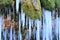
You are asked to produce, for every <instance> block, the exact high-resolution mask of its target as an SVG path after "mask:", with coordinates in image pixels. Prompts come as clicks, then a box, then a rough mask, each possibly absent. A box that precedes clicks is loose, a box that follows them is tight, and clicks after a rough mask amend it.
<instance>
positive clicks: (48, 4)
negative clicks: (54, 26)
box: [41, 0, 55, 10]
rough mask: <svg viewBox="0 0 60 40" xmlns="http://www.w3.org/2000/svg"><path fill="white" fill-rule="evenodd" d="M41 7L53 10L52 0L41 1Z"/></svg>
mask: <svg viewBox="0 0 60 40" xmlns="http://www.w3.org/2000/svg"><path fill="white" fill-rule="evenodd" d="M41 5H42V7H44V8H45V9H47V10H53V9H54V7H55V2H54V0H41Z"/></svg>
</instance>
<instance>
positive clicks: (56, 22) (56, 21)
mask: <svg viewBox="0 0 60 40" xmlns="http://www.w3.org/2000/svg"><path fill="white" fill-rule="evenodd" d="M55 25H56V29H55V30H56V31H55V33H56V38H57V40H58V12H56V19H55Z"/></svg>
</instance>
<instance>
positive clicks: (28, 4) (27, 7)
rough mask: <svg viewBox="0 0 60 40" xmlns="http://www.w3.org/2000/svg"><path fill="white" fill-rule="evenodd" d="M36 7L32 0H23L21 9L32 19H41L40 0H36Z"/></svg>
mask: <svg viewBox="0 0 60 40" xmlns="http://www.w3.org/2000/svg"><path fill="white" fill-rule="evenodd" d="M36 3H37V4H36V5H37V6H36V7H35V6H34V5H33V2H32V1H31V0H22V2H21V9H22V10H23V11H24V12H25V14H26V15H27V16H29V17H30V18H31V19H41V15H42V12H41V5H40V0H36Z"/></svg>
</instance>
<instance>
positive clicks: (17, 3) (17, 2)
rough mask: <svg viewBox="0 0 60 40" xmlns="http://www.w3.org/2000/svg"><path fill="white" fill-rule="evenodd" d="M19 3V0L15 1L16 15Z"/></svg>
mask: <svg viewBox="0 0 60 40" xmlns="http://www.w3.org/2000/svg"><path fill="white" fill-rule="evenodd" d="M19 2H20V0H16V12H17V13H18V9H19Z"/></svg>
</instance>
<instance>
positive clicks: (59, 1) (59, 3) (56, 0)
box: [55, 0, 60, 8]
mask: <svg viewBox="0 0 60 40" xmlns="http://www.w3.org/2000/svg"><path fill="white" fill-rule="evenodd" d="M55 2H56V7H57V8H60V0H55Z"/></svg>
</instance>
